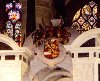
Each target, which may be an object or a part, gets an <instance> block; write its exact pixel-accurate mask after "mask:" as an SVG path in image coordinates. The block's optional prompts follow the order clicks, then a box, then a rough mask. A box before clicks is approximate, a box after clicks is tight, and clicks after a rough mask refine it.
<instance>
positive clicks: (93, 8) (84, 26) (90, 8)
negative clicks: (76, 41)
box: [72, 1, 97, 33]
mask: <svg viewBox="0 0 100 81" xmlns="http://www.w3.org/2000/svg"><path fill="white" fill-rule="evenodd" d="M96 14H97V4H96V3H95V2H93V1H91V2H89V3H88V4H86V5H85V6H84V7H83V8H81V9H79V10H78V11H77V13H76V14H75V16H74V17H73V24H72V28H75V29H76V30H77V31H79V33H82V32H84V31H88V30H90V29H94V28H97V26H96V24H97V16H96Z"/></svg>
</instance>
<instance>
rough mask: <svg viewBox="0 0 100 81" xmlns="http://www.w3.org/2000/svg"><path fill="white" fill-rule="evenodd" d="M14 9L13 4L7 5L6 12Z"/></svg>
mask: <svg viewBox="0 0 100 81" xmlns="http://www.w3.org/2000/svg"><path fill="white" fill-rule="evenodd" d="M12 7H13V4H12V3H8V4H6V11H7V10H8V9H11V8H12Z"/></svg>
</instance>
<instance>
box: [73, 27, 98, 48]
mask: <svg viewBox="0 0 100 81" xmlns="http://www.w3.org/2000/svg"><path fill="white" fill-rule="evenodd" d="M99 33H100V28H96V29H91V30H89V31H86V32H84V33H82V34H81V35H79V36H78V37H77V38H76V39H75V40H74V41H73V43H72V44H71V47H72V48H77V47H80V46H81V45H82V44H83V43H85V42H86V41H88V40H89V39H92V38H96V36H97V34H99Z"/></svg>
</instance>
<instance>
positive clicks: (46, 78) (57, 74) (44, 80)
mask: <svg viewBox="0 0 100 81" xmlns="http://www.w3.org/2000/svg"><path fill="white" fill-rule="evenodd" d="M60 75H63V76H68V77H70V78H72V75H71V73H68V72H63V71H60V72H53V73H51V74H49V75H48V76H46V77H45V78H44V79H43V80H42V81H47V80H48V79H49V78H51V77H53V76H60Z"/></svg>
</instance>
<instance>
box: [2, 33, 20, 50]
mask: <svg viewBox="0 0 100 81" xmlns="http://www.w3.org/2000/svg"><path fill="white" fill-rule="evenodd" d="M0 42H2V43H5V44H6V45H8V46H10V47H11V48H12V49H13V50H18V48H19V46H18V45H17V43H16V42H14V40H13V39H11V38H9V37H7V36H5V35H3V34H0Z"/></svg>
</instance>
